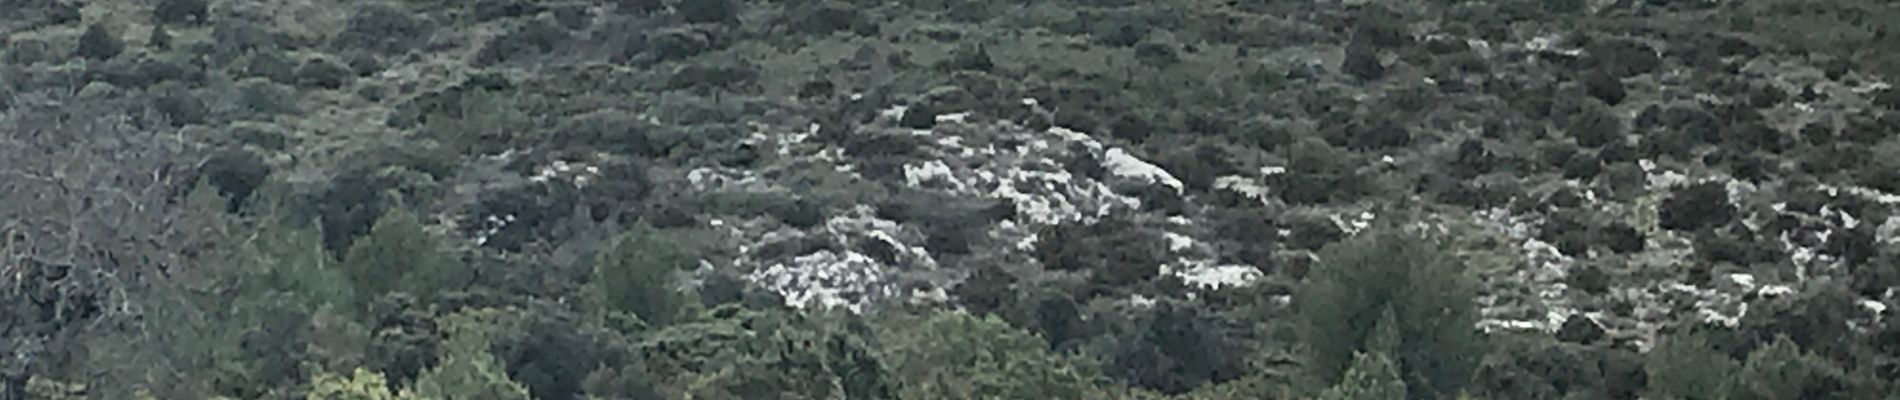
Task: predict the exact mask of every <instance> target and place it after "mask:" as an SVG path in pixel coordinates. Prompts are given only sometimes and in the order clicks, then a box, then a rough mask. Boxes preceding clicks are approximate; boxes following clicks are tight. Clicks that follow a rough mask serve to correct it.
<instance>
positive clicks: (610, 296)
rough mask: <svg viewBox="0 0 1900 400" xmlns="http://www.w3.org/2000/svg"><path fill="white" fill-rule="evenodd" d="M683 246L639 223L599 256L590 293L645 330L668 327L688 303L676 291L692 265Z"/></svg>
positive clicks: (693, 262) (692, 259)
mask: <svg viewBox="0 0 1900 400" xmlns="http://www.w3.org/2000/svg"><path fill="white" fill-rule="evenodd" d="M683 245H686V244H684V243H679V242H676V241H675V240H674V239H672V238H671V237H669V236H668V235H666V234H665V233H664V232H661V231H657V230H654V229H653V228H652V227H649V226H647V225H645V224H644V223H643V224H637V225H634V227H633V228H631V229H629V230H628V231H627V232H626V233H623V234H621V235H620V237H619V238H618V239H615V240H614V243H613V247H612V249H610V250H608V251H606V252H603V253H601V256H600V260H599V261H598V262H597V263H596V264H595V266H594V285H595V289H594V290H596V291H599V293H600V295H601V296H603V298H604V299H605V300H606V304H607V306H608V307H609V308H611V309H613V310H615V311H620V312H625V313H628V314H630V315H633V316H637V317H639V318H640V320H642V321H645V322H646V323H647V324H648V325H650V326H665V325H667V324H670V323H672V322H673V319H674V318H675V317H676V316H678V314H679V313H680V310H681V309H682V308H683V307H685V306H686V304H687V303H688V300H689V299H690V298H689V297H688V296H687V295H686V294H685V293H683V292H682V291H681V289H680V283H679V279H678V276H679V274H680V273H681V272H682V271H684V270H686V269H688V268H692V267H694V266H695V265H696V261H697V260H696V259H695V257H694V256H693V253H691V252H689V251H687V250H686V249H685V248H682V247H681V246H683Z"/></svg>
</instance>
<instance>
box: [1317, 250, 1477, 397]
mask: <svg viewBox="0 0 1900 400" xmlns="http://www.w3.org/2000/svg"><path fill="white" fill-rule="evenodd" d="M1466 274H1467V272H1466V271H1465V267H1464V262H1463V261H1462V260H1460V259H1459V258H1458V256H1456V255H1453V254H1451V253H1450V252H1448V251H1446V250H1444V249H1443V248H1442V247H1440V246H1439V245H1437V244H1436V243H1433V242H1432V241H1431V240H1429V239H1426V238H1423V237H1419V236H1416V235H1415V234H1412V233H1408V232H1403V231H1399V230H1396V229H1395V228H1375V229H1374V230H1372V231H1367V232H1363V233H1360V234H1359V235H1358V236H1356V237H1353V238H1351V239H1347V240H1346V241H1344V242H1338V243H1334V244H1331V245H1327V246H1326V247H1325V248H1323V249H1321V250H1320V252H1319V264H1318V265H1316V266H1314V267H1313V269H1312V270H1311V271H1309V272H1307V274H1306V277H1305V280H1304V282H1303V286H1301V287H1300V288H1299V289H1298V290H1297V292H1295V294H1294V301H1293V305H1294V307H1295V308H1296V310H1297V311H1296V317H1295V322H1294V324H1295V325H1294V330H1295V331H1296V332H1297V333H1298V336H1299V339H1300V342H1301V343H1302V344H1303V345H1304V346H1305V348H1306V351H1307V360H1306V361H1307V366H1308V368H1309V371H1310V372H1311V373H1312V374H1313V375H1314V376H1316V377H1317V378H1318V379H1320V380H1321V381H1323V382H1328V383H1332V382H1338V381H1339V379H1340V374H1341V373H1343V372H1344V371H1345V370H1346V369H1347V368H1348V367H1349V364H1350V363H1351V362H1352V360H1353V357H1354V354H1356V353H1360V352H1365V351H1367V349H1369V348H1370V345H1369V341H1370V340H1371V333H1372V332H1373V331H1374V328H1375V327H1377V325H1378V321H1379V319H1380V316H1381V315H1383V314H1385V313H1387V312H1390V313H1391V314H1392V315H1393V316H1394V319H1393V322H1394V323H1395V324H1396V325H1397V326H1396V328H1395V329H1396V332H1397V338H1398V340H1399V343H1398V344H1397V345H1396V346H1394V348H1395V349H1396V350H1395V351H1394V352H1393V353H1394V354H1393V355H1392V359H1393V361H1395V362H1396V363H1397V364H1398V366H1399V369H1400V371H1401V375H1402V376H1404V377H1405V378H1406V379H1405V382H1406V384H1407V385H1406V386H1408V387H1409V388H1410V392H1411V394H1412V398H1434V397H1438V396H1445V395H1450V394H1453V393H1457V391H1458V390H1459V388H1461V387H1463V386H1464V385H1465V384H1466V383H1467V381H1468V380H1469V379H1470V377H1471V372H1472V371H1473V369H1474V368H1476V367H1477V362H1478V360H1479V358H1480V357H1482V356H1483V354H1484V351H1483V349H1484V348H1485V344H1484V342H1483V338H1482V337H1480V336H1479V334H1478V332H1477V331H1476V329H1475V327H1474V326H1475V324H1476V322H1477V317H1478V315H1477V306H1476V304H1474V303H1473V301H1474V299H1475V297H1476V295H1477V289H1476V285H1475V283H1474V280H1473V279H1472V278H1471V277H1470V276H1469V275H1466Z"/></svg>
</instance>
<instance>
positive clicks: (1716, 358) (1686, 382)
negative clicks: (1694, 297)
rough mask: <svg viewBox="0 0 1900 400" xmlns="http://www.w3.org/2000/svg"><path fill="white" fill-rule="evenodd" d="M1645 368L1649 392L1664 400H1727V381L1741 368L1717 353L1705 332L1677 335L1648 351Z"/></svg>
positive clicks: (1663, 340)
mask: <svg viewBox="0 0 1900 400" xmlns="http://www.w3.org/2000/svg"><path fill="white" fill-rule="evenodd" d="M1645 364H1646V365H1644V368H1645V369H1647V370H1648V371H1649V393H1650V394H1651V395H1653V396H1656V397H1658V398H1663V399H1681V400H1704V399H1707V400H1717V399H1725V398H1727V388H1728V387H1729V385H1728V381H1729V379H1730V377H1732V376H1735V373H1736V372H1737V371H1738V370H1740V369H1741V366H1740V365H1738V364H1737V363H1736V362H1735V360H1733V359H1730V358H1729V357H1728V355H1726V354H1723V353H1722V352H1721V351H1720V350H1717V349H1716V348H1715V346H1714V344H1712V343H1711V342H1710V341H1709V337H1708V335H1707V334H1706V333H1703V332H1699V331H1692V332H1679V333H1677V334H1674V335H1671V336H1669V337H1665V338H1663V339H1662V340H1661V341H1660V342H1658V343H1657V344H1656V347H1655V348H1653V349H1650V351H1649V359H1648V361H1647V362H1646V363H1645Z"/></svg>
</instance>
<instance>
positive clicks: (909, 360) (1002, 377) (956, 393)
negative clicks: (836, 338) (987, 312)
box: [881, 312, 1097, 399]
mask: <svg viewBox="0 0 1900 400" xmlns="http://www.w3.org/2000/svg"><path fill="white" fill-rule="evenodd" d="M884 326H885V328H886V330H887V332H885V333H884V334H883V335H882V336H881V339H882V341H883V342H884V349H883V352H882V358H883V359H884V360H885V362H886V363H887V364H889V365H890V366H891V369H892V370H893V371H894V372H895V373H896V374H897V376H898V377H899V378H900V379H902V380H903V382H905V383H906V385H905V386H904V387H903V388H902V389H900V391H899V392H898V397H899V398H903V399H1080V398H1085V397H1084V395H1085V394H1086V393H1088V390H1089V388H1090V386H1091V385H1093V382H1094V380H1095V379H1097V378H1096V377H1092V376H1091V375H1093V373H1091V372H1090V371H1089V369H1088V368H1086V367H1085V366H1078V365H1076V364H1075V362H1074V361H1072V360H1069V359H1068V358H1067V357H1064V356H1062V355H1059V354H1055V353H1052V352H1050V351H1049V345H1048V343H1046V342H1044V341H1043V340H1042V338H1038V337H1036V336H1033V335H1031V334H1030V333H1029V332H1025V331H1023V330H1021V329H1017V328H1016V327H1012V326H1009V324H1008V323H1006V322H1003V321H1002V320H1001V319H998V318H996V317H994V316H990V317H977V316H974V315H970V314H967V313H962V312H938V313H935V314H932V315H930V316H927V317H922V318H921V320H917V319H915V318H898V319H895V320H893V321H891V322H889V323H886V324H884Z"/></svg>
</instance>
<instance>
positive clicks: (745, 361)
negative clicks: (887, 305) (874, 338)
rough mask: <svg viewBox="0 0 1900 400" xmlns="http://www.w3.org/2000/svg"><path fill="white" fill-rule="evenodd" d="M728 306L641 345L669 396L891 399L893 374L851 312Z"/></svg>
mask: <svg viewBox="0 0 1900 400" xmlns="http://www.w3.org/2000/svg"><path fill="white" fill-rule="evenodd" d="M785 311H789V310H784V311H779V310H751V309H745V308H741V307H739V306H736V305H726V306H721V307H719V308H715V309H712V310H708V311H707V312H705V313H704V314H701V315H695V316H693V318H690V319H688V320H685V321H680V322H679V323H676V324H674V325H670V326H667V327H666V328H664V329H662V330H660V331H658V332H654V333H653V334H651V335H649V336H647V338H646V339H645V340H644V341H643V342H642V343H641V344H640V350H641V352H642V353H643V354H644V355H645V356H646V359H647V362H648V367H649V369H650V371H651V372H652V374H653V376H654V377H666V378H667V379H666V380H665V381H663V382H660V384H661V386H662V387H663V389H664V390H665V391H666V392H667V393H666V394H667V395H668V397H669V398H699V399H759V398H808V399H828V398H850V399H860V398H865V399H887V398H892V397H893V396H895V394H896V390H895V389H896V388H895V383H894V382H893V378H892V377H891V376H890V372H888V371H886V370H885V367H884V366H883V364H882V363H881V362H880V361H879V359H878V357H877V355H876V351H875V347H873V344H872V343H868V342H867V341H866V337H867V336H868V335H869V334H870V332H869V331H870V330H871V328H870V327H868V326H866V325H864V324H863V322H862V321H860V320H857V319H856V318H857V317H855V316H852V315H839V314H803V313H791V312H785Z"/></svg>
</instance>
